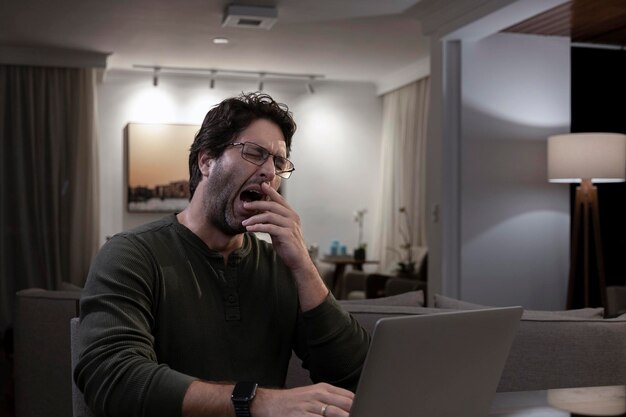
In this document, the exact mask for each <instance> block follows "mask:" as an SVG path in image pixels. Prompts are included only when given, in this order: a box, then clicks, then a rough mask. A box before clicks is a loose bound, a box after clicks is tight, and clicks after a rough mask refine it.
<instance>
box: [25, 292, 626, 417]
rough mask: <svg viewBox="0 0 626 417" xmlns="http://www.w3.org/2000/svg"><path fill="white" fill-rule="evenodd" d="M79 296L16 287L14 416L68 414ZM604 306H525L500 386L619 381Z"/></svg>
mask: <svg viewBox="0 0 626 417" xmlns="http://www.w3.org/2000/svg"><path fill="white" fill-rule="evenodd" d="M78 298H79V293H78V292H67V291H45V290H25V291H21V292H19V293H18V304H17V305H18V310H17V316H16V327H15V336H16V338H15V379H16V381H15V385H16V416H17V417H26V416H41V415H46V416H49V417H54V416H63V417H68V416H70V415H72V411H71V410H72V405H71V404H72V382H71V354H70V318H71V317H74V316H76V315H77V314H78ZM340 303H341V304H342V305H343V306H344V308H345V309H346V310H347V311H349V312H350V313H351V314H352V315H353V316H354V317H355V318H356V320H358V321H359V322H360V323H361V325H363V326H364V327H365V328H366V329H367V330H369V331H370V332H371V331H372V330H373V328H374V326H375V323H376V322H377V321H378V320H379V319H380V318H385V317H394V316H402V315H414V314H434V313H438V312H442V311H451V310H459V309H475V308H485V307H486V306H479V305H475V304H469V303H464V302H462V301H459V300H453V299H450V298H447V297H442V296H438V295H435V307H423V303H424V301H423V293H422V292H421V291H412V292H407V293H404V294H399V295H395V296H392V297H383V298H377V299H371V300H345V301H344V300H342V301H340ZM602 313H603V312H602V309H582V310H571V311H563V312H547V311H543V312H542V311H525V312H524V314H523V316H522V320H521V323H520V326H519V328H518V331H517V336H516V338H515V341H514V343H513V346H512V348H511V351H510V354H509V357H508V359H507V363H506V365H505V369H504V371H503V374H502V377H501V380H500V384H499V387H498V391H501V392H504V391H525V390H541V389H548V388H571V387H583V386H600V385H623V384H624V380H625V375H626V355H625V354H624V352H626V315H622V316H619V317H616V318H612V319H604V318H603V317H602ZM460 343H462V341H460ZM419 359H420V358H419V357H416V360H419ZM390 360H391V359H390ZM307 384H311V381H310V379H309V378H308V373H307V372H306V370H304V369H302V368H301V365H300V361H299V359H298V358H297V357H295V356H294V357H292V359H291V364H290V366H289V370H288V375H287V379H286V387H296V386H302V385H307Z"/></svg>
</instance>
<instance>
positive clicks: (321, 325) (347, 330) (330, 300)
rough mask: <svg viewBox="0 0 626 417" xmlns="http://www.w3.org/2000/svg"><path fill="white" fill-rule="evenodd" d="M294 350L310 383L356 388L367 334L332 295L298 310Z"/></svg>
mask: <svg viewBox="0 0 626 417" xmlns="http://www.w3.org/2000/svg"><path fill="white" fill-rule="evenodd" d="M296 337H297V340H296V347H295V351H296V354H297V355H298V356H299V357H300V359H302V366H303V367H304V368H306V369H308V370H309V374H310V377H311V380H312V381H313V382H316V383H317V382H327V383H329V384H332V385H335V386H338V387H342V388H346V389H349V390H351V391H353V392H354V391H356V387H357V385H358V382H359V377H360V375H361V369H362V368H363V362H364V361H365V357H366V356H367V350H368V348H369V342H370V336H369V334H368V333H367V331H366V330H365V329H364V328H363V327H361V325H360V324H359V323H358V322H357V321H356V320H355V319H354V317H352V316H351V315H350V314H349V313H348V312H346V311H344V310H343V309H342V307H341V305H339V303H338V302H337V300H335V298H334V297H333V295H332V294H330V293H329V294H328V296H327V297H326V299H325V300H324V302H322V304H320V305H319V306H317V307H315V308H313V309H311V310H309V311H306V312H304V313H301V317H300V319H299V320H298V330H297V336H296Z"/></svg>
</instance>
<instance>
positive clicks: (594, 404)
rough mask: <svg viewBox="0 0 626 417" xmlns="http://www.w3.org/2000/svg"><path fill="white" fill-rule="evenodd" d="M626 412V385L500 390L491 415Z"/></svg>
mask: <svg viewBox="0 0 626 417" xmlns="http://www.w3.org/2000/svg"><path fill="white" fill-rule="evenodd" d="M570 415H579V416H624V415H626V386H624V385H618V386H609V387H589V388H567V389H551V390H546V391H523V392H499V393H497V394H496V397H495V399H494V402H493V405H492V407H491V412H490V413H489V416H491V417H569V416H570Z"/></svg>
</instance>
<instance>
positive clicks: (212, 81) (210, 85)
mask: <svg viewBox="0 0 626 417" xmlns="http://www.w3.org/2000/svg"><path fill="white" fill-rule="evenodd" d="M215 72H216V71H215V70H211V82H210V83H209V87H210V88H215Z"/></svg>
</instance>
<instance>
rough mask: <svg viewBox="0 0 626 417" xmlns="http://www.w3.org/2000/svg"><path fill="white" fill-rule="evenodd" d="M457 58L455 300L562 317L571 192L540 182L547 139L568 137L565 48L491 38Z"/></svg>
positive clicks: (535, 39)
mask: <svg viewBox="0 0 626 417" xmlns="http://www.w3.org/2000/svg"><path fill="white" fill-rule="evenodd" d="M461 59H462V63H461V68H462V70H461V85H462V87H461V88H462V93H461V114H462V118H461V129H460V130H461V132H462V137H461V154H460V155H461V159H460V174H461V177H460V181H461V196H460V200H461V202H460V207H461V213H460V222H461V230H460V233H461V268H460V275H461V276H460V297H461V298H463V299H464V300H469V301H474V302H478V303H484V304H488V305H511V304H521V305H523V306H524V307H526V308H533V309H546V310H551V309H562V308H564V307H565V300H566V295H567V275H568V260H569V255H568V250H569V202H568V188H567V187H566V186H565V187H564V186H560V185H557V184H549V183H548V182H547V179H546V178H547V177H546V138H547V137H548V136H549V135H551V134H555V133H563V132H569V125H570V75H569V74H570V45H569V40H568V39H564V38H554V37H549V38H548V37H541V36H529V35H518V34H496V35H492V36H490V37H488V38H485V39H482V40H480V41H476V42H467V41H466V42H463V43H462V52H461Z"/></svg>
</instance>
